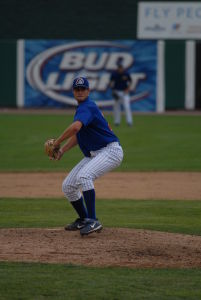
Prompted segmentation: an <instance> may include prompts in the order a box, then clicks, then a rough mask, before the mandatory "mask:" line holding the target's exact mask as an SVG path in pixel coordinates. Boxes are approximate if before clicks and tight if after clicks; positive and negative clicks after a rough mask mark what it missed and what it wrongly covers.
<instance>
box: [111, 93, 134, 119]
mask: <svg viewBox="0 0 201 300" xmlns="http://www.w3.org/2000/svg"><path fill="white" fill-rule="evenodd" d="M115 93H116V94H117V96H118V99H115V101H114V123H115V124H120V122H121V105H122V106H123V108H124V111H125V116H126V122H127V124H129V125H132V124H133V116H132V112H131V108H130V96H129V94H128V93H125V92H124V91H117V90H115Z"/></svg>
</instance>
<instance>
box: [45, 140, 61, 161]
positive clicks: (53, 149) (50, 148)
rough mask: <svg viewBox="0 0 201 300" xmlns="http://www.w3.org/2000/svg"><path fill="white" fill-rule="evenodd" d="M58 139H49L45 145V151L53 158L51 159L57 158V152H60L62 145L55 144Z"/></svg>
mask: <svg viewBox="0 0 201 300" xmlns="http://www.w3.org/2000/svg"><path fill="white" fill-rule="evenodd" d="M55 141H56V139H49V140H47V141H46V142H45V144H44V147H45V153H46V154H47V155H48V156H49V157H50V158H51V159H56V158H57V154H58V152H59V149H60V146H55V145H54V143H55Z"/></svg>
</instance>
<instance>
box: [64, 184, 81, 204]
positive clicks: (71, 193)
mask: <svg viewBox="0 0 201 300" xmlns="http://www.w3.org/2000/svg"><path fill="white" fill-rule="evenodd" d="M62 191H63V193H64V195H65V196H66V198H67V199H68V200H69V201H70V202H73V201H76V200H78V199H79V198H80V197H81V193H80V191H79V189H77V188H76V187H74V186H72V185H70V184H68V182H66V181H64V182H63V184H62Z"/></svg>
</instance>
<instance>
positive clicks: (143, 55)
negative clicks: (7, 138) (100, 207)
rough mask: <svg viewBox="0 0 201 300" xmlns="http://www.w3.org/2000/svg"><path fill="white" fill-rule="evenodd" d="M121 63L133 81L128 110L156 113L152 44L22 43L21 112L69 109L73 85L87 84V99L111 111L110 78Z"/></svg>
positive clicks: (154, 60)
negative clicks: (77, 80)
mask: <svg viewBox="0 0 201 300" xmlns="http://www.w3.org/2000/svg"><path fill="white" fill-rule="evenodd" d="M120 60H121V63H122V65H123V67H124V69H125V70H126V71H127V72H129V74H130V76H131V78H132V84H131V87H130V97H131V107H132V110H138V111H155V110H156V65H157V44H156V42H155V41H122V40H121V41H71V40H57V41H55V40H53V41H51V40H26V41H25V70H26V82H25V99H24V105H25V107H44V106H49V107H50V106H52V107H72V106H76V105H77V102H76V101H75V99H74V98H73V93H72V83H73V79H74V78H75V77H78V76H84V77H87V79H88V80H89V85H90V90H91V97H92V99H93V100H94V101H95V102H96V103H97V105H98V106H99V107H102V108H111V107H112V106H113V101H114V99H113V98H112V92H111V89H110V77H111V74H112V72H114V71H115V70H116V69H117V64H118V62H119V61H120Z"/></svg>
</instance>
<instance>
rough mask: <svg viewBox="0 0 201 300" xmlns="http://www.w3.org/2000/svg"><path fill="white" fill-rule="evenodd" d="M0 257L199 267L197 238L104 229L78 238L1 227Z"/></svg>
mask: <svg viewBox="0 0 201 300" xmlns="http://www.w3.org/2000/svg"><path fill="white" fill-rule="evenodd" d="M0 240H1V244H0V260H1V261H5V260H7V261H24V262H46V263H72V264H79V265H88V266H127V267H132V268H136V267H143V268H191V267H199V268H200V267H201V237H199V236H191V235H182V234H172V233H163V232H156V231H148V230H133V229H124V228H104V229H103V230H102V232H101V233H93V234H91V235H89V236H86V237H81V236H80V233H79V232H67V231H65V230H64V229H62V228H57V229H53V228H52V229H1V230H0Z"/></svg>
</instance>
